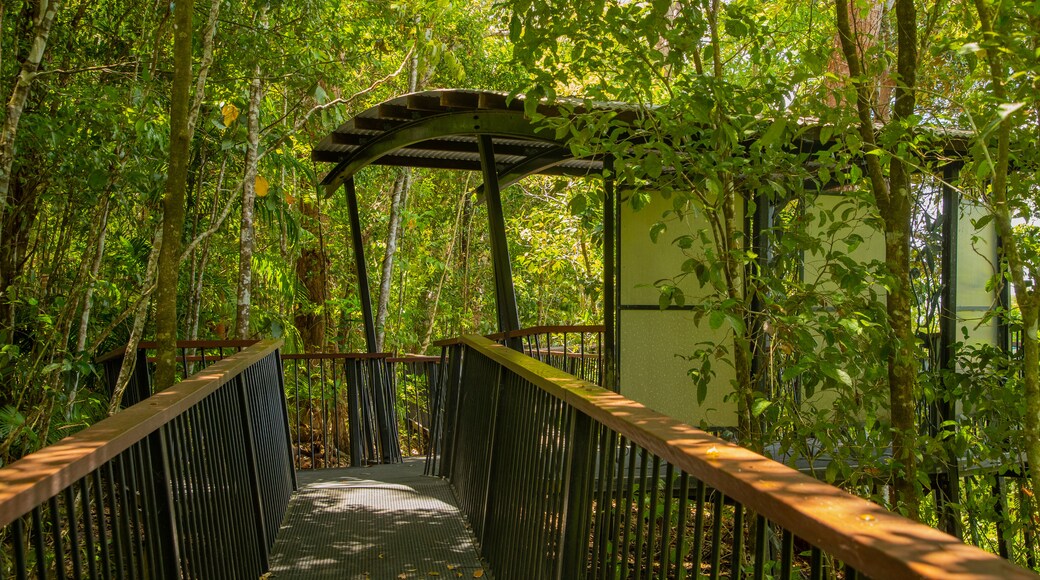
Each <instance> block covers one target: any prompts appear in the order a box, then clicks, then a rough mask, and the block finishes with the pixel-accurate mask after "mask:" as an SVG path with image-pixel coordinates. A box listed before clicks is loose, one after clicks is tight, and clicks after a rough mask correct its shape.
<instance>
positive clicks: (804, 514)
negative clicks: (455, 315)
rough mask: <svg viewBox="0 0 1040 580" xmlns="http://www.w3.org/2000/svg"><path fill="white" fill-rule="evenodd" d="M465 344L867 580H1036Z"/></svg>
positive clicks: (625, 404)
mask: <svg viewBox="0 0 1040 580" xmlns="http://www.w3.org/2000/svg"><path fill="white" fill-rule="evenodd" d="M461 340H462V342H463V343H464V344H466V345H467V346H469V347H471V348H473V349H474V350H476V351H477V352H480V353H481V354H483V355H484V356H487V357H488V358H490V359H492V360H493V361H495V362H497V363H498V364H500V365H502V366H503V367H505V368H507V369H509V370H510V371H512V372H513V373H515V374H517V375H518V376H520V377H522V378H523V379H525V380H527V381H529V382H530V383H531V384H533V385H535V386H537V387H538V388H540V389H542V390H543V391H545V392H547V393H549V394H551V395H552V396H554V397H556V398H558V399H560V400H562V401H563V402H564V403H566V404H567V405H569V406H572V407H574V408H575V409H577V410H578V411H580V412H582V413H584V414H586V415H588V416H589V417H590V418H591V419H593V420H594V421H597V422H599V423H601V424H603V425H605V426H607V427H608V428H610V429H612V430H614V431H615V432H617V433H618V434H620V435H622V436H624V437H626V438H627V439H628V440H630V441H633V442H635V443H636V444H638V445H640V446H641V447H643V448H644V449H646V450H648V451H650V452H651V453H654V454H656V455H657V456H658V457H661V458H662V459H664V460H666V461H668V462H669V463H671V464H672V465H674V466H675V467H677V468H679V469H681V470H683V471H685V472H686V473H688V474H690V475H692V476H693V477H695V478H697V479H699V480H700V481H703V482H704V483H705V484H706V485H708V486H711V487H713V488H715V489H717V490H719V491H721V492H722V493H723V494H725V495H726V496H727V497H731V498H733V499H734V500H736V501H738V502H740V503H741V504H743V505H745V506H747V507H748V508H750V509H751V510H754V511H755V512H757V513H759V514H762V515H763V516H765V517H766V518H768V519H769V520H770V521H772V522H774V523H776V524H778V525H780V526H782V527H784V528H785V529H787V530H790V531H791V532H792V533H793V534H795V535H796V536H798V537H800V538H802V539H804V540H806V541H808V542H810V543H811V544H813V545H815V546H817V547H819V548H820V549H822V550H823V551H825V552H827V553H829V554H831V555H833V556H835V557H837V558H838V559H840V560H842V561H843V562H846V563H847V564H849V565H851V566H853V567H854V568H856V569H857V570H859V571H861V572H863V573H865V574H866V575H868V576H870V577H873V578H936V579H939V578H941V579H943V580H946V579H949V578H958V577H962V578H968V577H970V578H1036V575H1034V574H1033V573H1032V572H1030V571H1028V570H1026V569H1024V568H1020V567H1018V566H1015V565H1014V564H1012V563H1010V562H1008V561H1007V560H1004V559H1002V558H1000V557H999V556H996V555H994V554H990V553H988V552H985V551H983V550H981V549H979V548H976V547H974V546H969V545H967V544H964V543H963V542H961V541H960V540H958V539H957V538H955V537H953V536H950V535H948V534H945V533H943V532H940V531H939V530H936V529H934V528H931V527H928V526H926V525H924V524H920V523H917V522H914V521H912V520H909V519H907V518H904V517H902V516H900V515H897V514H895V513H892V512H890V511H888V510H887V509H885V508H883V507H881V506H880V505H878V504H875V503H873V502H869V501H867V500H864V499H862V498H859V497H856V496H854V495H852V494H850V493H847V492H845V491H843V490H841V489H839V488H836V487H834V486H832V485H828V484H826V483H824V482H822V481H819V480H816V479H813V478H812V477H809V476H807V475H805V474H802V473H800V472H798V471H796V470H794V469H792V468H790V467H788V466H786V465H783V464H781V463H777V462H776V461H773V460H771V459H768V458H766V457H763V456H761V455H759V454H757V453H754V452H752V451H749V450H747V449H745V448H743V447H740V446H738V445H734V444H732V443H729V442H727V441H725V440H722V439H719V438H717V437H714V436H712V435H710V434H708V433H706V432H704V431H702V430H700V429H696V428H694V427H691V426H689V425H686V424H685V423H682V422H680V421H677V420H675V419H673V418H671V417H668V416H666V415H663V414H661V413H658V412H656V411H653V410H651V409H648V408H646V407H644V406H643V405H641V404H639V403H637V402H635V401H632V400H629V399H627V398H625V397H623V396H621V395H619V394H617V393H614V392H612V391H608V390H606V389H602V388H600V387H598V386H596V385H594V384H592V383H589V382H587V381H583V380H581V379H578V378H575V377H574V376H572V375H569V374H567V373H565V372H563V371H560V370H557V369H555V368H553V367H551V366H549V365H547V364H544V363H541V362H539V361H537V360H535V359H532V358H530V357H527V356H524V355H522V354H520V353H519V352H516V351H514V350H512V349H510V348H508V347H506V346H503V345H499V344H496V343H495V342H493V341H491V340H489V339H487V338H484V337H481V336H475V335H469V336H464V337H462V339H461Z"/></svg>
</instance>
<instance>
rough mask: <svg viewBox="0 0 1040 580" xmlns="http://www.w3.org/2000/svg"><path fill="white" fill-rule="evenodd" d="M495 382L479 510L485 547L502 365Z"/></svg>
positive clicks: (496, 440)
mask: <svg viewBox="0 0 1040 580" xmlns="http://www.w3.org/2000/svg"><path fill="white" fill-rule="evenodd" d="M495 371H496V372H495V382H494V385H493V387H492V388H493V389H495V391H494V393H493V394H492V399H491V409H490V411H491V424H490V425H489V426H488V451H487V481H486V482H485V484H484V507H483V509H482V510H481V522H480V545H481V546H486V545H487V542H486V541H485V537H486V536H487V524H488V516H489V515H490V514H491V509H492V507H493V506H492V497H491V490H492V489H493V488H494V481H493V479H494V475H495V445H497V444H498V442H499V437H498V418H499V415H501V414H502V410H501V409H499V407H498V406H499V404H500V402H501V400H502V381H503V380H504V379H505V372H504V370H503V367H502V365H495Z"/></svg>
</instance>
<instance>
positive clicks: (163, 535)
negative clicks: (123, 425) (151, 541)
mask: <svg viewBox="0 0 1040 580" xmlns="http://www.w3.org/2000/svg"><path fill="white" fill-rule="evenodd" d="M148 449H149V456H150V457H151V462H150V463H151V466H150V467H151V476H152V489H153V493H154V494H155V509H156V513H155V518H156V521H157V528H158V532H159V537H158V538H156V540H157V542H158V544H159V549H160V553H161V554H162V556H161V559H162V561H161V562H160V563H159V565H160V567H161V570H159V571H158V576H159V577H161V578H166V579H168V580H178V579H179V578H180V577H181V556H180V534H179V533H178V531H177V518H176V516H175V513H176V512H174V507H173V484H172V481H171V469H170V455H169V448H168V447H167V444H166V427H165V426H163V427H160V428H159V429H158V430H156V431H155V432H154V433H152V434H151V435H149V436H148ZM90 557H92V555H91V556H90Z"/></svg>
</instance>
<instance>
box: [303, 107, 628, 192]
mask: <svg viewBox="0 0 1040 580" xmlns="http://www.w3.org/2000/svg"><path fill="white" fill-rule="evenodd" d="M558 102H563V103H566V104H567V105H568V106H569V107H573V108H574V109H575V110H576V111H581V110H583V109H584V108H585V104H584V103H583V102H582V101H578V100H574V101H570V102H568V101H566V100H562V99H561V100H559V101H558ZM592 106H593V107H595V108H596V109H604V110H613V111H617V112H618V114H619V116H628V117H632V118H635V117H636V115H637V114H638V109H637V108H636V107H634V106H631V105H626V104H621V103H596V104H594V105H592ZM538 112H539V113H540V114H542V115H546V116H559V115H560V114H561V110H560V108H559V107H558V106H556V105H552V106H549V105H541V104H540V105H538ZM480 135H489V136H490V137H491V140H492V144H493V149H494V153H495V165H496V169H497V171H498V173H499V175H500V181H501V182H502V186H503V187H504V186H506V185H508V184H510V183H513V182H515V181H516V180H517V179H520V178H522V177H524V176H526V175H532V174H546V175H589V174H598V173H601V172H602V170H603V162H602V160H601V159H598V158H596V157H591V158H583V159H577V158H575V157H573V155H571V153H570V151H569V149H568V148H567V147H566V144H565V143H562V142H560V141H557V140H556V139H555V136H554V135H552V134H551V131H547V130H545V129H543V128H541V127H538V126H536V125H534V124H532V122H531V120H530V119H529V118H528V117H527V116H526V115H525V113H524V99H523V97H522V96H518V97H516V98H514V99H513V100H512V101H509V100H508V94H507V93H501V92H494V91H478V90H465V89H444V90H435V91H422V92H418V93H411V94H408V95H402V96H400V97H396V98H393V99H390V100H389V101H386V102H383V103H380V104H379V105H376V106H374V107H372V108H370V109H368V110H366V111H363V112H361V113H360V114H358V115H357V116H356V117H354V118H353V119H351V120H349V121H347V122H346V123H344V124H343V125H341V126H340V127H339V128H338V129H336V130H335V131H334V132H332V133H331V134H330V135H329V136H327V137H325V139H323V140H322V141H321V142H320V143H318V144H317V145H316V146H315V147H314V149H313V151H312V152H311V158H312V159H313V160H314V161H320V162H328V163H337V166H336V167H335V168H334V169H333V170H332V171H330V172H329V174H328V175H327V176H326V177H325V179H324V181H323V182H322V185H324V186H326V188H327V190H328V191H330V192H331V191H333V190H335V189H336V188H337V187H339V185H340V184H342V183H343V181H344V180H346V179H347V178H349V177H350V176H352V175H353V174H354V173H356V172H357V171H358V170H360V169H361V168H363V167H365V166H367V165H395V166H404V167H432V168H439V169H460V170H468V171H480V170H481V166H480V153H479V151H478V145H477V144H478V141H479V136H480Z"/></svg>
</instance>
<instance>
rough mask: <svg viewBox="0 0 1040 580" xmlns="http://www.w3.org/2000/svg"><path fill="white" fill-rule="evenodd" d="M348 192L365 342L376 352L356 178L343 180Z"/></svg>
mask: <svg viewBox="0 0 1040 580" xmlns="http://www.w3.org/2000/svg"><path fill="white" fill-rule="evenodd" d="M343 189H344V190H346V192H347V211H348V212H349V213H350V235H351V238H352V239H353V242H354V264H355V266H356V267H357V277H358V297H359V298H360V299H361V312H362V315H363V317H364V319H365V343H366V345H365V346H367V347H368V352H370V353H373V352H376V351H377V349H376V323H375V317H374V316H373V315H372V294H371V291H370V290H369V285H368V266H367V264H368V263H367V262H365V245H364V243H363V242H362V240H361V217H360V215H359V214H358V201H357V190H356V189H355V188H354V178H353V177H350V178H347V180H346V181H344V182H343Z"/></svg>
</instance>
